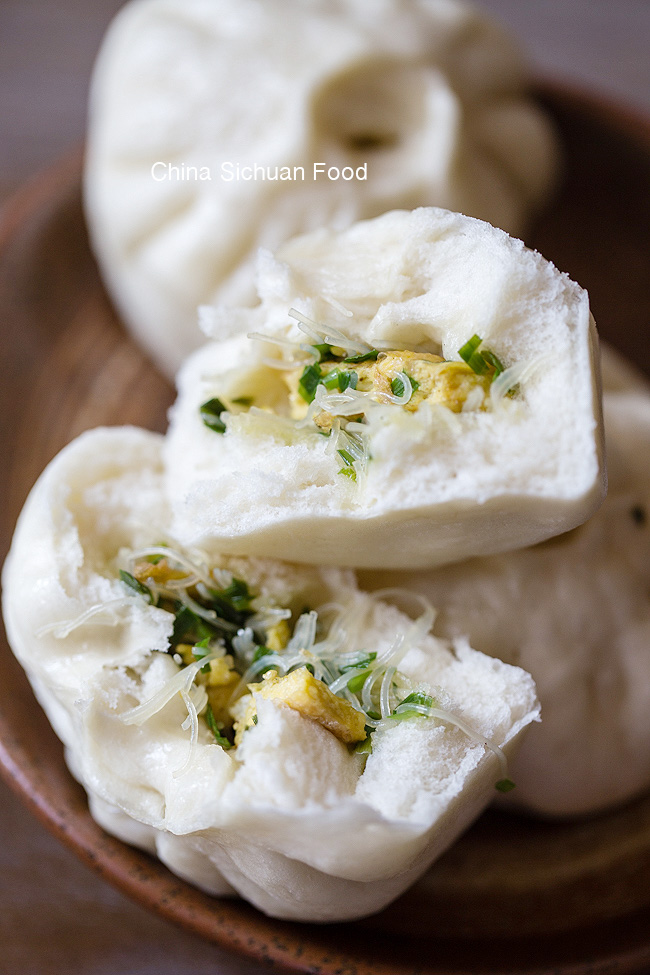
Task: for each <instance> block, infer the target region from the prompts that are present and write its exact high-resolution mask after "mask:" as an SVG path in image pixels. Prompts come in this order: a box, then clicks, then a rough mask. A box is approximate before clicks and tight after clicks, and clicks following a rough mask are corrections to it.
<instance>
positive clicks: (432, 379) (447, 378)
mask: <svg viewBox="0 0 650 975" xmlns="http://www.w3.org/2000/svg"><path fill="white" fill-rule="evenodd" d="M398 372H405V373H406V375H407V376H408V377H409V379H415V381H416V383H418V388H417V389H414V391H413V395H412V396H411V398H410V400H409V401H408V403H406V404H405V405H404V409H405V410H407V412H409V413H414V412H415V411H416V410H417V409H418V407H419V406H420V405H421V404H422V403H437V404H439V405H440V406H446V407H447V409H449V410H451V411H452V412H453V413H460V411H461V410H462V408H463V405H464V403H465V400H466V399H467V397H468V396H469V394H470V393H471V392H472V390H474V389H480V390H481V391H482V392H483V394H484V395H485V394H486V393H487V392H488V390H489V388H490V379H489V378H488V377H486V376H477V375H476V373H475V372H474V371H473V369H470V367H469V366H468V365H467V363H466V362H456V361H455V360H451V361H446V360H445V359H443V358H442V357H441V356H439V355H432V354H430V353H428V352H387V353H386V355H385V356H384V357H382V358H379V359H378V360H377V362H376V363H375V372H374V376H373V382H374V391H375V392H376V393H379V394H381V393H385V394H388V393H390V392H391V388H390V384H391V380H392V379H394V378H395V376H396V375H397V373H398Z"/></svg>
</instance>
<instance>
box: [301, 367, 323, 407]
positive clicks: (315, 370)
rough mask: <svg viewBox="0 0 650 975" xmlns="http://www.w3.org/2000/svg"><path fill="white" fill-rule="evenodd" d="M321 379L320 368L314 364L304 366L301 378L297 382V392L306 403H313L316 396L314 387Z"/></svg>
mask: <svg viewBox="0 0 650 975" xmlns="http://www.w3.org/2000/svg"><path fill="white" fill-rule="evenodd" d="M322 378H323V373H322V370H321V367H320V366H319V365H317V364H316V363H313V364H312V365H310V366H305V368H304V369H303V372H302V376H301V377H300V379H299V380H298V392H299V393H300V395H301V396H302V398H303V399H304V400H305V402H306V403H311V402H313V399H314V396H315V395H316V387H317V386H318V384H319V382H320V381H321V379H322Z"/></svg>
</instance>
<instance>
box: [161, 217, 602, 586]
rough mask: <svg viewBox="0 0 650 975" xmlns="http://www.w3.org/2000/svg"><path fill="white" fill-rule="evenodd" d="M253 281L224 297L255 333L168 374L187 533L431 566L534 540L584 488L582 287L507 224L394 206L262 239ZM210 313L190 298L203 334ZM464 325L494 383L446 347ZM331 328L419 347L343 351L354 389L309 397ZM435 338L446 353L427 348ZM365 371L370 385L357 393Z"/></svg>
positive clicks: (587, 502) (455, 348) (290, 554)
mask: <svg viewBox="0 0 650 975" xmlns="http://www.w3.org/2000/svg"><path fill="white" fill-rule="evenodd" d="M259 287H260V303H259V305H258V306H257V307H256V308H254V309H242V310H240V312H239V314H240V316H241V319H242V327H243V328H245V329H246V330H247V331H249V332H250V333H252V334H257V335H258V336H259V335H260V334H263V335H266V336H269V341H263V340H260V339H259V337H258V338H248V337H246V336H241V337H236V338H233V339H230V340H229V341H227V342H217V341H215V342H212V343H209V344H208V345H206V346H205V347H204V348H202V349H199V350H198V351H197V352H195V353H194V354H193V356H192V357H190V359H189V360H188V362H187V363H186V364H185V366H184V367H183V369H182V370H181V372H180V374H179V380H178V390H179V392H178V399H177V402H176V405H175V406H174V408H173V410H172V414H171V422H170V429H169V433H168V436H167V439H166V443H165V457H166V465H167V471H168V477H167V488H168V492H169V497H170V498H171V501H172V506H173V510H174V522H173V531H174V533H175V535H176V536H177V537H179V538H180V539H181V540H182V541H184V542H185V543H187V544H199V545H201V546H208V547H215V548H216V550H217V551H227V552H233V553H237V552H239V553H247V554H255V555H261V556H277V557H281V558H287V559H291V560H295V561H299V562H308V563H316V564H329V565H344V566H356V567H366V568H399V569H406V568H417V567H422V566H429V567H431V566H434V565H438V564H442V563H445V562H456V561H460V560H462V559H464V558H468V557H470V556H473V555H479V554H488V553H491V552H496V551H501V550H506V549H512V548H517V547H519V546H522V545H528V544H532V543H534V542H537V541H541V540H543V539H544V538H548V537H549V536H551V535H556V534H558V533H560V532H562V531H565V530H568V529H569V528H573V527H574V526H575V525H577V524H580V523H581V522H583V521H584V520H585V519H586V518H587V517H588V516H589V515H590V514H591V513H592V512H593V511H594V510H595V508H596V507H597V506H598V504H599V503H600V501H601V499H602V496H603V493H604V472H603V463H602V425H601V404H600V390H599V380H598V355H597V349H596V337H595V328H594V324H593V319H592V318H591V316H590V313H589V302H588V296H587V294H586V292H585V291H583V290H582V289H581V288H580V287H579V286H578V285H576V284H575V283H574V282H573V281H571V280H570V279H569V278H568V277H567V276H566V275H565V274H561V273H560V272H559V271H558V270H557V269H556V268H555V267H554V266H553V265H552V264H550V263H549V262H547V261H545V260H544V259H543V258H542V257H541V256H540V255H539V254H537V253H536V252H534V251H531V250H528V249H527V248H526V247H524V245H523V244H522V243H521V241H518V240H514V239H512V238H510V237H508V236H507V235H506V234H505V233H504V232H503V231H500V230H496V229H495V228H494V227H491V226H490V225H489V224H486V223H483V222H481V221H478V220H474V219H472V218H469V217H464V216H461V215H459V214H453V213H450V212H448V211H446V210H438V209H433V208H432V209H419V210H415V211H409V212H407V211H394V212H391V213H388V214H385V215H384V216H382V217H378V218H376V219H375V220H370V221H363V222H360V223H358V224H355V225H354V226H353V227H351V228H349V229H348V230H346V231H343V232H341V233H338V234H337V233H334V232H333V231H328V230H322V231H318V232H315V233H313V234H310V235H307V236H304V237H298V238H296V239H294V240H292V241H290V242H288V243H287V244H285V245H284V246H283V247H282V248H281V249H280V250H279V252H278V254H277V259H276V260H273V259H272V258H271V257H270V256H269V255H266V256H265V258H264V260H263V261H262V264H261V267H260V280H259ZM291 309H297V310H298V311H297V312H295V311H291ZM221 313H222V312H221V311H220V310H219V309H217V310H214V311H212V312H210V311H208V310H206V311H205V312H204V318H205V319H206V321H207V322H208V324H210V323H212V325H215V319H216V320H217V324H216V326H215V329H216V334H218V333H219V328H218V320H219V317H220V315H221ZM290 315H297V316H298V317H299V318H300V317H302V319H303V322H302V324H301V323H298V322H296V321H295V320H292V318H291V317H290ZM307 320H308V321H311V322H316V323H319V324H318V327H317V328H315V329H313V328H312V327H311V326H310V325H309V324H307V325H305V324H304V323H305V321H307ZM301 328H302V329H306V334H305V331H303V330H301ZM337 330H340V332H341V333H345V334H344V335H341V334H339V333H338V332H337ZM475 333H477V334H478V335H479V336H480V337H481V338H482V339H483V340H484V344H483V346H481V348H482V349H483V348H485V349H487V350H488V353H487V354H488V355H492V354H496V356H498V357H499V359H500V360H502V363H503V365H504V366H505V367H507V368H506V371H505V373H503V374H502V375H500V376H498V378H496V379H495V380H494V382H493V383H492V384H491V385H490V381H489V376H483V377H479V376H477V375H476V374H475V373H474V372H473V371H472V369H471V368H469V367H468V366H467V365H465V364H464V363H463V362H462V361H461V357H460V354H459V350H460V349H461V348H462V347H463V346H464V345H465V343H467V342H468V340H470V339H471V338H472V336H473V335H474V334H475ZM319 335H320V338H319ZM327 336H329V339H330V343H331V344H333V345H335V346H336V343H337V342H338V343H339V344H340V345H341V346H345V345H346V343H347V348H348V349H349V350H351V351H352V352H354V351H357V352H363V350H367V349H371V348H373V349H375V353H371V354H375V355H376V350H377V349H380V350H381V349H383V350H386V349H388V350H395V349H397V350H416V353H415V354H414V353H413V352H411V351H408V352H406V353H405V354H404V355H403V356H402V354H401V353H396V354H389V355H387V356H383V355H382V356H380V358H379V359H378V360H377V361H376V362H373V361H366V362H363V363H358V364H356V363H352V364H347V365H345V364H340V363H339V365H340V369H339V372H340V371H344V372H345V371H346V370H347V371H348V376H347V378H346V377H341V378H346V382H347V381H348V379H350V375H351V373H352V374H353V375H354V377H356V378H355V380H354V381H355V382H357V388H356V389H354V388H352V387H351V386H350V387H348V388H346V389H344V391H343V392H342V393H341V392H339V390H340V389H341V388H343V387H342V385H339V386H335V387H334V388H332V389H330V390H328V389H327V388H326V386H325V385H323V384H322V383H321V384H320V385H318V386H317V388H315V391H314V389H313V388H312V392H311V395H314V396H315V399H314V401H313V403H312V404H311V405H310V406H309V408H308V406H307V403H306V402H305V398H304V397H302V396H301V395H299V394H296V393H295V386H296V383H297V381H298V377H300V376H301V374H302V372H303V369H304V368H306V367H305V363H308V362H310V361H313V359H314V354H315V353H314V346H313V343H323V342H324V341H325V337H327ZM337 336H338V337H337ZM346 336H347V338H346ZM274 343H275V344H274ZM278 343H279V344H278ZM300 343H302V344H303V345H304V344H305V343H312V346H309V345H307V350H305V349H301V348H300ZM479 352H480V350H479ZM431 353H440V354H441V355H442V356H443V357H444V359H445V360H452V361H451V362H447V363H445V362H442V363H441V362H438V363H433V362H431V361H428V360H427V355H428V356H429V360H430V359H431V355H430V354H431ZM310 356H311V359H310ZM400 356H401V358H400ZM409 357H410V358H409ZM291 363H293V365H291ZM332 366H333V363H332V362H331V361H330V362H327V361H324V362H323V363H320V364H317V365H316V366H314V367H313V368H315V369H316V370H317V371H322V370H327V369H330V368H331V367H332ZM313 368H312V370H311V371H313ZM369 369H372V370H376V372H375V378H376V382H377V383H378V384H379V385H377V386H376V387H375V389H374V392H372V393H371V392H362V390H361V387H362V386H363V385H364V382H368V381H369V380H366V379H364V375H367V374H368V370H369ZM436 370H439V371H438V372H436ZM307 371H308V372H309V371H310V370H307ZM364 371H365V372H364ZM404 373H406V374H407V375H408V374H410V376H411V378H414V377H416V376H417V377H418V378H417V381H418V382H419V384H420V385H419V388H417V389H416V388H415V384H413V389H412V400H408V402H406V406H405V408H403V407H402V406H401V405H398V404H399V402H400V398H399V397H398V396H397V395H394V394H396V393H398V392H399V391H400V390H399V384H400V383H401V390H402V394H403V395H402V396H401V402H404V401H405V399H407V398H408V396H409V391H406V392H405V391H404V390H405V386H404V382H405V380H404ZM328 375H329V374H328ZM292 377H293V378H292ZM391 377H393V378H392V380H391V384H389V379H390V378H391ZM400 377H402V378H400ZM436 377H437V378H436ZM321 378H323V377H321ZM329 378H331V376H330V377H329ZM329 378H327V377H325V378H324V381H325V379H327V381H328V382H329ZM304 381H306V380H303V382H304ZM317 381H318V380H317ZM374 381H375V380H373V382H374ZM292 382H293V387H291V383H292ZM381 383H384V386H383V387H381ZM395 383H398V386H395V385H394V384H395ZM409 383H410V380H409ZM432 383H433V387H432V389H433V392H432V394H431V397H429V399H427V400H426V401H422V397H423V396H424V395H425V394H427V391H428V390H429V386H430V385H431V384H432ZM435 383H439V385H438V386H436V385H435ZM456 383H460V384H461V385H460V386H457V385H455V384H456ZM463 383H464V384H466V385H465V386H463V385H462V384H463ZM290 387H291V388H293V390H294V392H293V393H290ZM409 388H410V387H409ZM508 391H510V392H511V393H512V395H508ZM437 393H440V396H441V397H442V398H441V399H438V400H437V401H436V402H434V401H433V400H434V399H435V396H436V395H437ZM477 395H478V400H477V399H476V397H477ZM432 397H433V398H432ZM463 397H465V398H463ZM214 399H217V400H218V401H219V403H220V404H221V405H222V406H224V405H225V406H226V407H227V412H224V413H223V414H222V415H221V416H219V417H217V418H216V419H217V420H218V422H220V423H221V424H223V427H222V429H225V432H222V433H219V432H215V431H214V430H213V429H212V428H211V427H209V426H206V424H205V422H204V421H203V419H202V415H201V407H202V406H203V405H204V404H205V403H208V402H209V401H211V400H214ZM378 400H379V402H378ZM251 404H252V405H251ZM413 405H417V406H418V408H417V409H416V410H415V411H412V410H411V407H412V406H413ZM215 408H216V409H217V411H218V409H219V406H218V404H217V407H215V405H214V403H213V405H212V407H211V409H212V410H214V409H215ZM301 410H302V413H304V412H307V417H306V418H302V419H300V418H299V417H301V416H302V413H301ZM455 410H460V412H455ZM296 411H297V412H296ZM314 411H316V412H314ZM364 411H365V413H366V420H367V423H365V424H360V423H358V422H356V420H358V418H359V414H362V413H363V412H364ZM312 414H313V417H312V419H310V416H312ZM208 419H210V418H209V417H208ZM210 422H212V421H210ZM318 424H320V425H318ZM339 427H340V429H339ZM328 432H329V435H322V434H327V433H328ZM345 475H352V476H345Z"/></svg>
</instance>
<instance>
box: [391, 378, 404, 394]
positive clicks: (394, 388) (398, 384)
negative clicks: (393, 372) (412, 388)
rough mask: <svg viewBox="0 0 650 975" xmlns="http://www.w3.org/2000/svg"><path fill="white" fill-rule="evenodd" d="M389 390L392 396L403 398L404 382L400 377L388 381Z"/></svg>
mask: <svg viewBox="0 0 650 975" xmlns="http://www.w3.org/2000/svg"><path fill="white" fill-rule="evenodd" d="M390 389H391V392H392V394H393V396H403V395H404V390H405V389H406V386H405V385H404V380H403V379H402V377H401V376H400V375H397V376H395V378H394V379H391V381H390Z"/></svg>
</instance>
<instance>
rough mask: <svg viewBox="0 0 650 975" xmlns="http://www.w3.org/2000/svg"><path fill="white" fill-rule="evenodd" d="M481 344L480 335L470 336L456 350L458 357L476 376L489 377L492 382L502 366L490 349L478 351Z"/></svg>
mask: <svg viewBox="0 0 650 975" xmlns="http://www.w3.org/2000/svg"><path fill="white" fill-rule="evenodd" d="M482 342H483V339H482V338H481V336H480V335H472V337H471V339H469V341H468V342H466V343H465V345H463V346H462V348H460V349H459V350H458V355H459V356H460V357H461V359H463V360H464V361H465V362H466V363H467V365H468V366H469V367H470V369H471V370H472V372H475V373H476V375H477V376H489V377H490V382H492V380H494V379H496V377H497V376H498V375H500V374H501V373H502V372H503V370H504V366H503V363H502V362H501V360H500V359H499V357H498V356H497V355H496V354H495V353H494V352H492V351H491V350H490V349H480V345H481V344H482Z"/></svg>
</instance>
